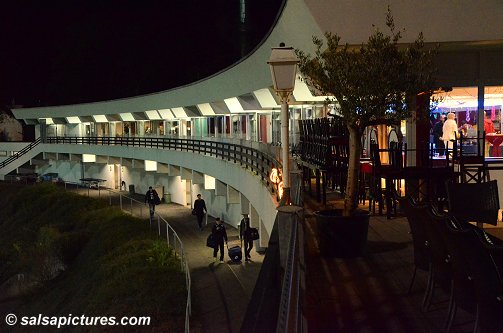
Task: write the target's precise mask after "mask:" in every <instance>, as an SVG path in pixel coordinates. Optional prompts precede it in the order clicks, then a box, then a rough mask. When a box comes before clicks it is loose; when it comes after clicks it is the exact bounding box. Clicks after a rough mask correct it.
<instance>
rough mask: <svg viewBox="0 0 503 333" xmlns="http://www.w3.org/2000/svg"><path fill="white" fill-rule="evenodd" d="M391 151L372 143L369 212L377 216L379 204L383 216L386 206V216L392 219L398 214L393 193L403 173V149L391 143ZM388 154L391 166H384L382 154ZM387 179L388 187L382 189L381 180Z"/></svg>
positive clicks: (399, 145) (397, 144)
mask: <svg viewBox="0 0 503 333" xmlns="http://www.w3.org/2000/svg"><path fill="white" fill-rule="evenodd" d="M391 143H392V146H391V147H390V148H389V149H379V146H378V144H377V143H376V142H374V141H371V142H370V160H371V162H372V178H371V184H370V200H369V210H372V212H373V213H374V214H375V204H376V203H378V204H379V215H381V214H382V211H383V207H384V205H385V204H386V215H387V217H388V218H391V213H392V211H394V212H395V213H396V203H395V201H394V200H393V191H394V188H396V180H398V179H400V174H401V173H402V171H403V156H402V155H403V150H402V149H403V148H402V145H401V144H399V143H396V142H391ZM381 152H384V153H388V157H389V161H390V163H389V164H382V163H381V157H380V153H381ZM382 178H383V179H385V182H386V187H385V188H382V185H381V179H382Z"/></svg>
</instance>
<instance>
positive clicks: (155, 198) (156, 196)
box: [154, 195, 161, 205]
mask: <svg viewBox="0 0 503 333" xmlns="http://www.w3.org/2000/svg"><path fill="white" fill-rule="evenodd" d="M160 203H161V198H159V196H158V195H155V196H154V204H155V205H158V204H160Z"/></svg>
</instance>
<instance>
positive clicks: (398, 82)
mask: <svg viewBox="0 0 503 333" xmlns="http://www.w3.org/2000/svg"><path fill="white" fill-rule="evenodd" d="M386 25H387V27H388V28H389V33H388V34H384V33H383V32H381V31H379V29H377V28H376V29H375V30H374V32H373V33H372V35H371V36H370V37H369V39H368V41H367V43H366V44H362V45H361V46H360V47H350V46H349V45H348V44H345V45H341V43H340V40H341V37H340V36H338V35H336V34H332V33H330V32H327V33H325V39H326V48H324V46H325V42H324V41H323V40H322V39H320V38H318V37H313V43H314V44H315V46H316V52H315V54H314V56H311V55H310V54H306V53H305V52H303V51H301V50H296V52H297V56H298V57H299V59H300V62H299V69H300V72H301V73H302V74H303V75H304V80H305V81H306V83H307V84H308V85H309V86H310V87H311V88H314V89H316V90H318V91H320V92H321V93H323V94H325V95H329V96H333V98H332V102H335V101H336V105H337V108H338V109H337V112H338V113H339V115H340V116H341V117H342V119H343V120H344V122H345V124H346V126H347V128H348V130H349V148H350V156H349V167H348V178H347V186H346V192H345V199H344V215H346V216H347V215H351V214H352V213H353V212H354V210H355V209H356V208H357V192H358V174H359V165H360V154H361V149H362V143H361V137H362V135H363V132H364V130H365V128H366V127H367V126H369V125H377V124H387V125H392V124H397V123H399V122H400V120H402V119H406V118H407V117H408V116H410V115H411V113H412V111H414V110H413V109H412V108H413V107H412V105H413V103H411V101H412V100H413V98H415V97H416V96H417V95H418V94H421V93H429V92H430V91H431V90H432V88H433V85H434V72H435V69H434V66H433V56H434V54H435V53H436V49H427V48H426V47H425V44H424V40H423V35H422V33H420V34H419V36H418V37H417V39H416V40H415V41H414V42H413V43H412V44H409V45H399V41H400V39H401V38H402V36H401V32H400V31H398V32H396V31H395V24H394V20H393V16H392V15H391V11H390V9H389V8H388V12H387V15H386Z"/></svg>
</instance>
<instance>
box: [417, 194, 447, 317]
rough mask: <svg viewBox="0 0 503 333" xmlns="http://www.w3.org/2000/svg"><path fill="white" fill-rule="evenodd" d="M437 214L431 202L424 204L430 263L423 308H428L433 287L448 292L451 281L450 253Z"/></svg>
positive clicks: (433, 290)
mask: <svg viewBox="0 0 503 333" xmlns="http://www.w3.org/2000/svg"><path fill="white" fill-rule="evenodd" d="M438 216H439V214H438V213H437V212H436V210H434V208H433V207H432V206H431V204H427V205H426V214H425V216H424V217H423V221H424V224H425V230H426V237H427V239H428V241H429V243H430V251H431V265H430V274H429V277H428V288H427V290H428V291H429V294H428V295H426V298H425V300H426V302H425V303H424V307H423V309H424V310H428V309H429V307H430V304H431V301H432V299H433V296H434V292H435V287H436V286H439V287H441V288H442V289H444V290H446V291H447V292H449V291H450V290H451V287H452V286H451V282H452V266H451V254H450V252H449V250H448V248H447V245H446V242H445V232H446V231H445V226H444V225H443V224H441V223H438V220H437V217H438ZM451 298H452V297H451Z"/></svg>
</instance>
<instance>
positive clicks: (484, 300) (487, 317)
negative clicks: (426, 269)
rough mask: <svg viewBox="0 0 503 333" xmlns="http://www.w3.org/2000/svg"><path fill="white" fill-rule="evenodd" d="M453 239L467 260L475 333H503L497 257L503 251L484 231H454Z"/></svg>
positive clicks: (501, 286) (502, 290) (502, 296)
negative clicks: (471, 288)
mask: <svg viewBox="0 0 503 333" xmlns="http://www.w3.org/2000/svg"><path fill="white" fill-rule="evenodd" d="M450 234H451V236H452V237H451V239H452V241H453V242H454V243H455V244H456V247H457V248H459V249H460V255H461V256H463V257H464V259H465V260H466V266H467V269H468V270H469V272H470V277H471V278H472V281H473V285H474V290H475V299H476V323H475V325H476V328H475V329H476V332H478V333H486V332H487V333H489V332H490V333H493V332H503V316H502V314H503V281H502V279H501V275H500V271H499V270H498V267H497V265H496V264H495V259H494V257H496V256H501V253H503V248H502V247H499V246H496V245H494V244H491V243H490V242H489V239H488V237H487V235H486V234H485V233H484V232H483V230H481V229H478V228H467V229H464V230H452V231H451V233H450Z"/></svg>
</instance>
